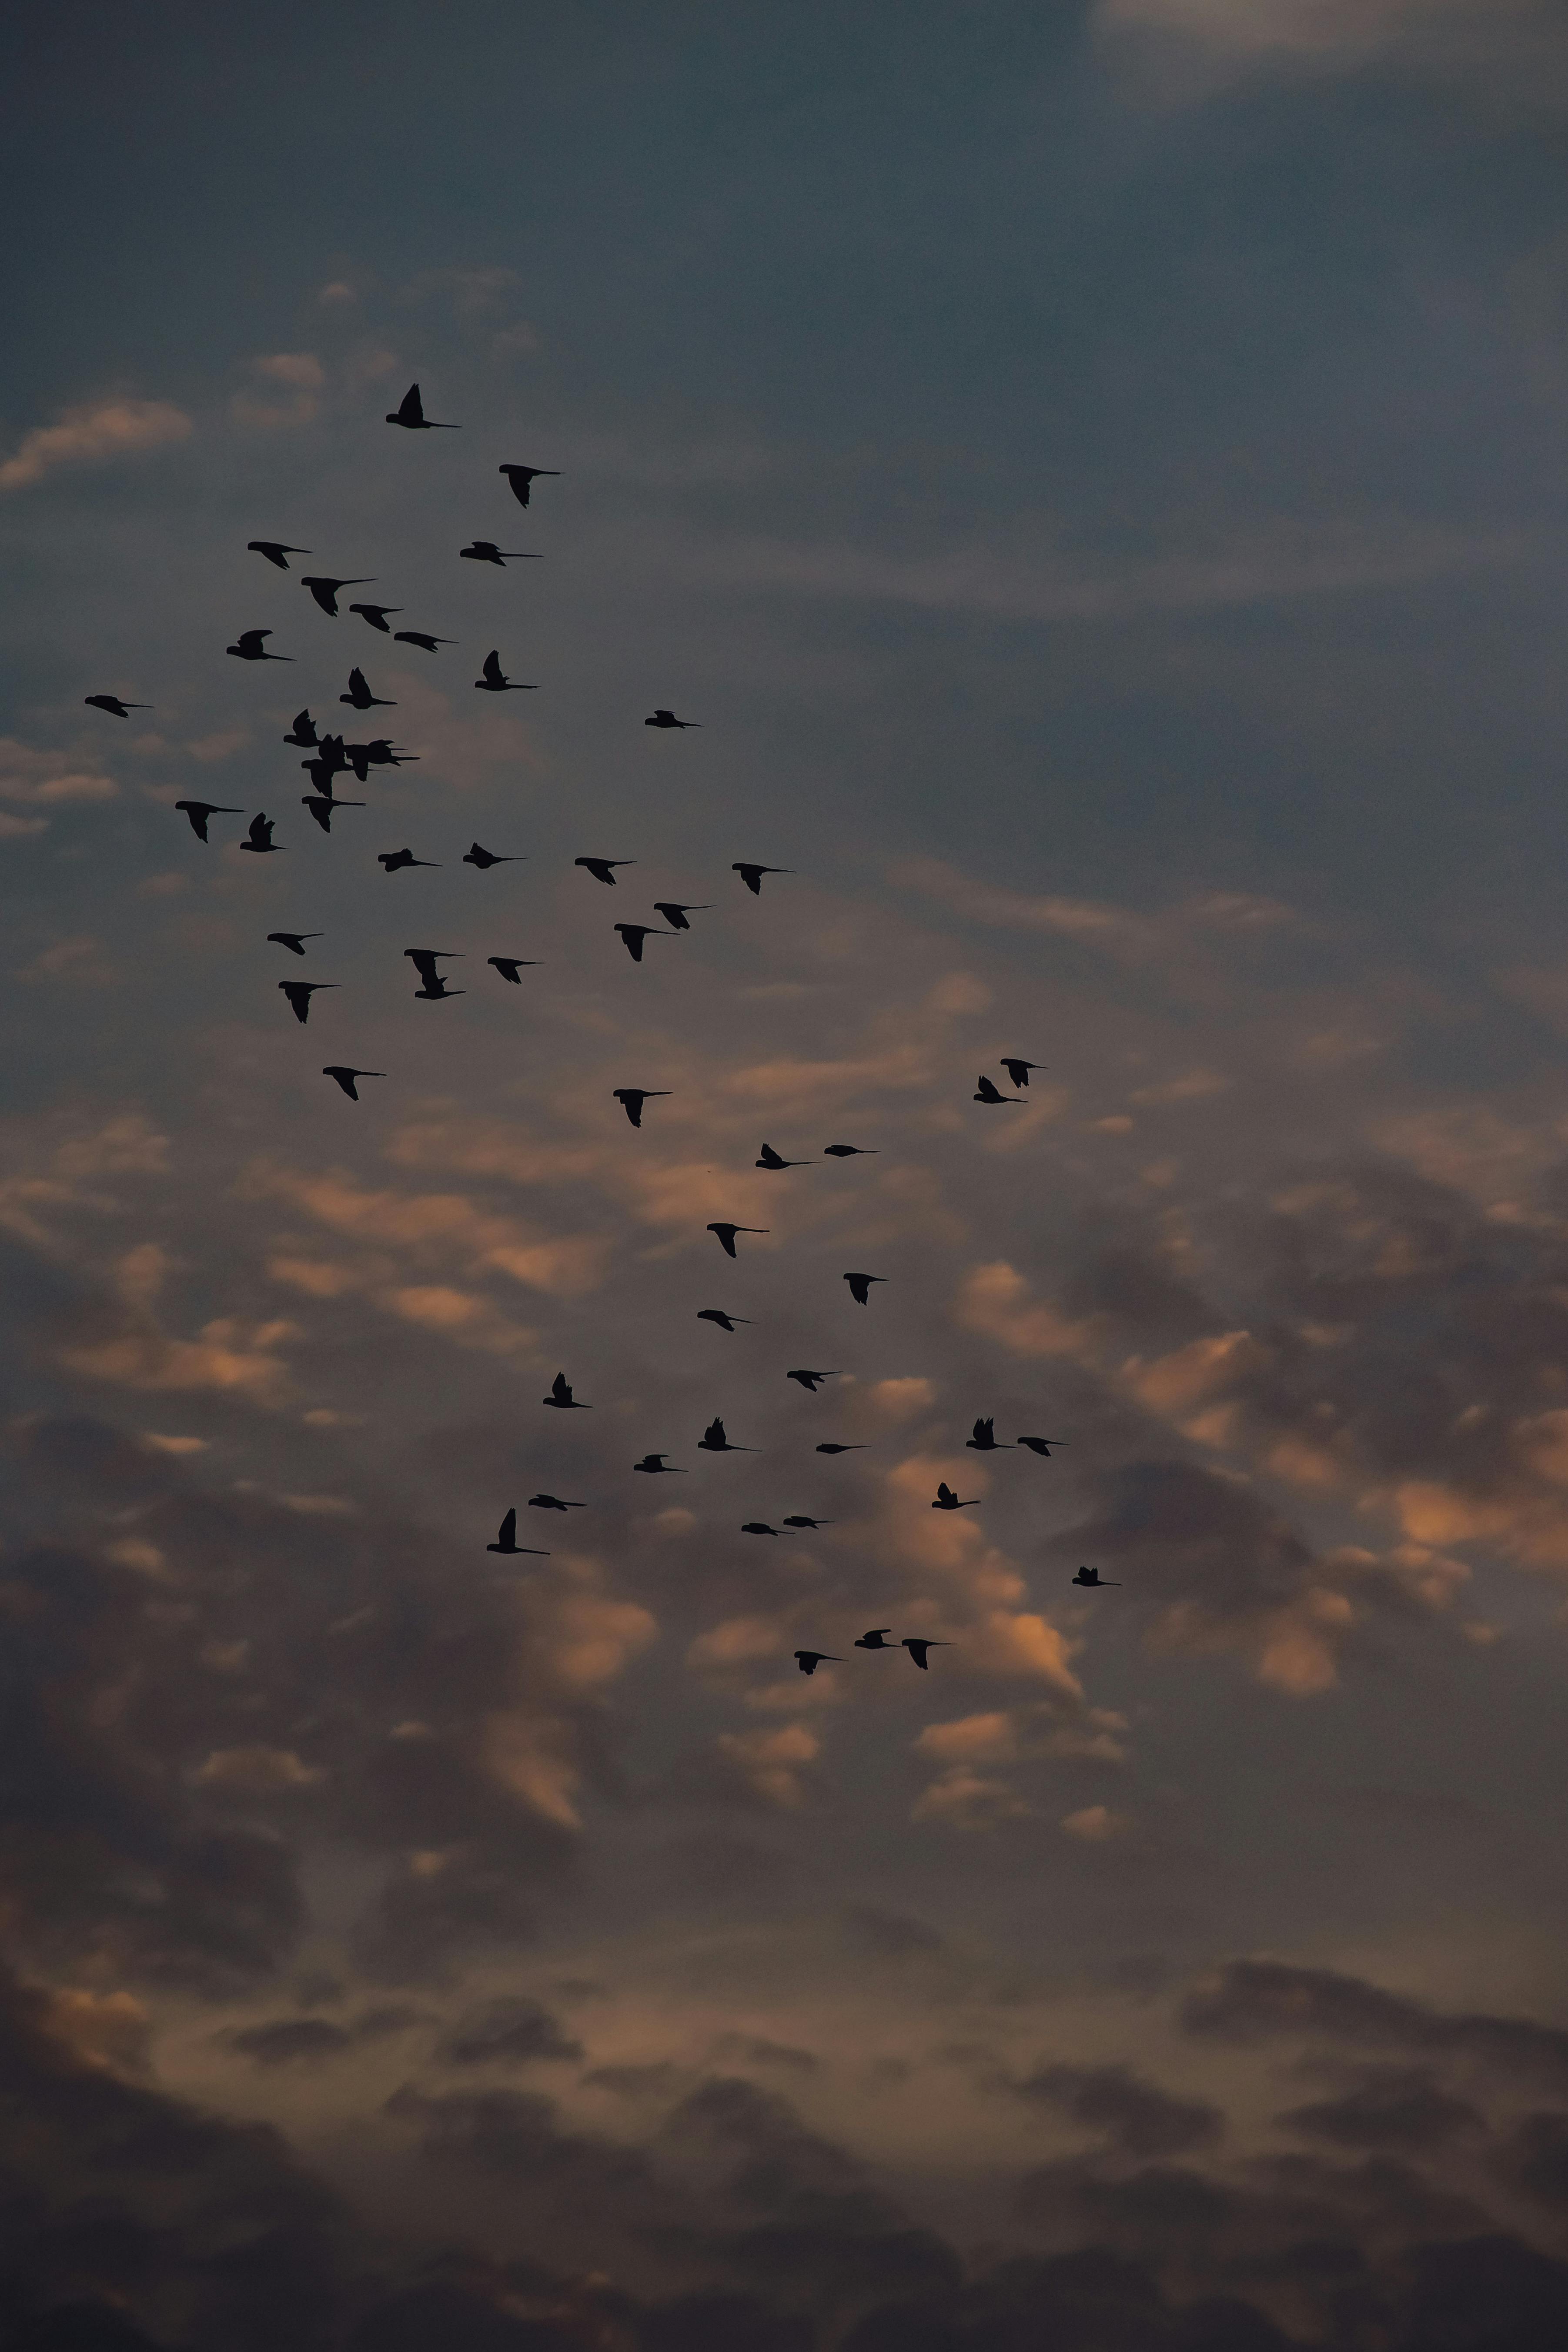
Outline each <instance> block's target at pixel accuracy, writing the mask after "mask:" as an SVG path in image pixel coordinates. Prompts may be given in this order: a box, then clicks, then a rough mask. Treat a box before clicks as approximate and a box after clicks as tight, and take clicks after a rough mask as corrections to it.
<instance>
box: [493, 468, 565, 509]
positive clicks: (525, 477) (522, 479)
mask: <svg viewBox="0 0 1568 2352" xmlns="http://www.w3.org/2000/svg"><path fill="white" fill-rule="evenodd" d="M496 471H497V473H498V474H504V475H505V476H506V478H507V480H508V481H509V482H510V484H511V494H512V497H513V498H514V499H516V500H517V502H518V505H519V506H520V507H525V506H526V505H527V504H528V494H529V492H530V490H531V488H533V485H534V484H535V482H537V481H538V480H540V479H541V478H542V476H543V475H545V474H549V475H551V476H552V478H554V479H557V480H559V478H560V476H559V473H558V470H557V468H556V467H553V466H498V467H496Z"/></svg>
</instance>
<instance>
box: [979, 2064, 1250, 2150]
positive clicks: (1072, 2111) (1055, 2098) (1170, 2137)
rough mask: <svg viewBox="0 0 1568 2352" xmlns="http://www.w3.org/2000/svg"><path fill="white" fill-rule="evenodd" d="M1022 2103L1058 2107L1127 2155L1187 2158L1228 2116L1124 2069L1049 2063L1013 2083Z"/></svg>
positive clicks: (1211, 2141)
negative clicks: (1103, 2136) (1178, 2097)
mask: <svg viewBox="0 0 1568 2352" xmlns="http://www.w3.org/2000/svg"><path fill="white" fill-rule="evenodd" d="M1011 2087H1012V2089H1013V2090H1014V2091H1016V2094H1017V2095H1018V2096H1019V2097H1020V2098H1021V2099H1031V2100H1036V2101H1037V2102H1038V2103H1039V2104H1041V2105H1046V2106H1052V2107H1056V2108H1058V2110H1059V2111H1060V2113H1061V2114H1063V2115H1065V2116H1070V2117H1071V2119H1072V2121H1073V2122H1074V2123H1075V2124H1081V2125H1082V2126H1083V2127H1084V2129H1085V2130H1086V2131H1095V2132H1102V2133H1103V2134H1104V2135H1105V2137H1107V2138H1108V2139H1109V2140H1110V2142H1111V2143H1112V2144H1113V2145H1114V2146H1115V2147H1116V2148H1117V2149H1118V2150H1119V2151H1120V2152H1121V2154H1122V2155H1124V2156H1130V2157H1136V2158H1140V2159H1146V2158H1162V2157H1171V2156H1186V2155H1189V2154H1190V2153H1191V2152H1192V2150H1193V2149H1194V2148H1196V2147H1214V2146H1215V2143H1216V2142H1217V2141H1218V2140H1219V2138H1220V2137H1221V2135H1222V2133H1223V2131H1224V2128H1225V2117H1224V2116H1223V2114H1222V2113H1221V2111H1220V2109H1219V2108H1218V2107H1215V2106H1211V2105H1209V2103H1208V2102H1207V2101H1206V2100H1201V2099H1177V2098H1173V2097H1172V2096H1171V2095H1170V2093H1169V2092H1168V2091H1162V2090H1160V2089H1159V2088H1158V2087H1157V2085H1155V2084H1152V2083H1146V2082H1142V2081H1141V2080H1140V2079H1139V2078H1138V2076H1136V2075H1135V2074H1132V2073H1131V2070H1130V2069H1129V2068H1128V2067H1126V2066H1067V2065H1049V2066H1041V2067H1038V2068H1037V2070H1036V2072H1035V2073H1034V2074H1026V2075H1024V2076H1023V2077H1022V2078H1021V2079H1020V2080H1019V2081H1017V2082H1016V2083H1014V2084H1012V2085H1011Z"/></svg>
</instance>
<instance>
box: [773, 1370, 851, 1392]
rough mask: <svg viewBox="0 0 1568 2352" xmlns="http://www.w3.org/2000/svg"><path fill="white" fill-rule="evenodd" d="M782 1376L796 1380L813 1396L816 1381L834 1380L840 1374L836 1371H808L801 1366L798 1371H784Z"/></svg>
mask: <svg viewBox="0 0 1568 2352" xmlns="http://www.w3.org/2000/svg"><path fill="white" fill-rule="evenodd" d="M784 1378H785V1380H786V1381H799V1382H800V1384H801V1387H802V1388H803V1389H809V1390H810V1391H811V1393H812V1395H813V1396H815V1395H816V1384H817V1382H818V1381H836V1380H837V1379H839V1378H840V1375H839V1374H838V1373H837V1372H808V1371H807V1370H805V1367H804V1366H802V1368H801V1370H799V1371H798V1372H786V1373H785V1374H784Z"/></svg>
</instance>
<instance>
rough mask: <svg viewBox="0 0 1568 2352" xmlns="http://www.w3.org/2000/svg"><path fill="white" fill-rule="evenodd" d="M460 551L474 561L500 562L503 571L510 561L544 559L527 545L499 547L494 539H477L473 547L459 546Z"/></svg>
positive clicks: (539, 560) (537, 560) (536, 561)
mask: <svg viewBox="0 0 1568 2352" xmlns="http://www.w3.org/2000/svg"><path fill="white" fill-rule="evenodd" d="M458 554H459V555H466V556H467V557H468V560H469V562H472V563H496V564H499V565H500V568H501V570H502V571H503V572H504V571H505V570H506V567H507V563H508V562H509V561H510V562H514V563H520V562H524V561H525V560H526V561H527V562H530V563H542V562H543V560H544V559H543V557H542V556H540V555H531V554H530V553H529V551H528V550H527V548H525V547H498V546H497V545H496V543H495V541H494V540H493V539H476V540H475V541H474V542H473V545H472V546H471V547H459V548H458Z"/></svg>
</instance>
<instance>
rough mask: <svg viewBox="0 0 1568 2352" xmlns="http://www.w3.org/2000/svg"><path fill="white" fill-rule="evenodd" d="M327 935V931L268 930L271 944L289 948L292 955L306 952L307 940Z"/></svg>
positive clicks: (318, 938) (319, 938)
mask: <svg viewBox="0 0 1568 2352" xmlns="http://www.w3.org/2000/svg"><path fill="white" fill-rule="evenodd" d="M326 936H327V935H326V933H325V931H268V934H267V938H268V944H269V945H270V946H275V947H280V948H287V949H288V950H289V954H290V955H297V956H302V955H303V954H304V952H305V941H306V940H324V939H325V938H326Z"/></svg>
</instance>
